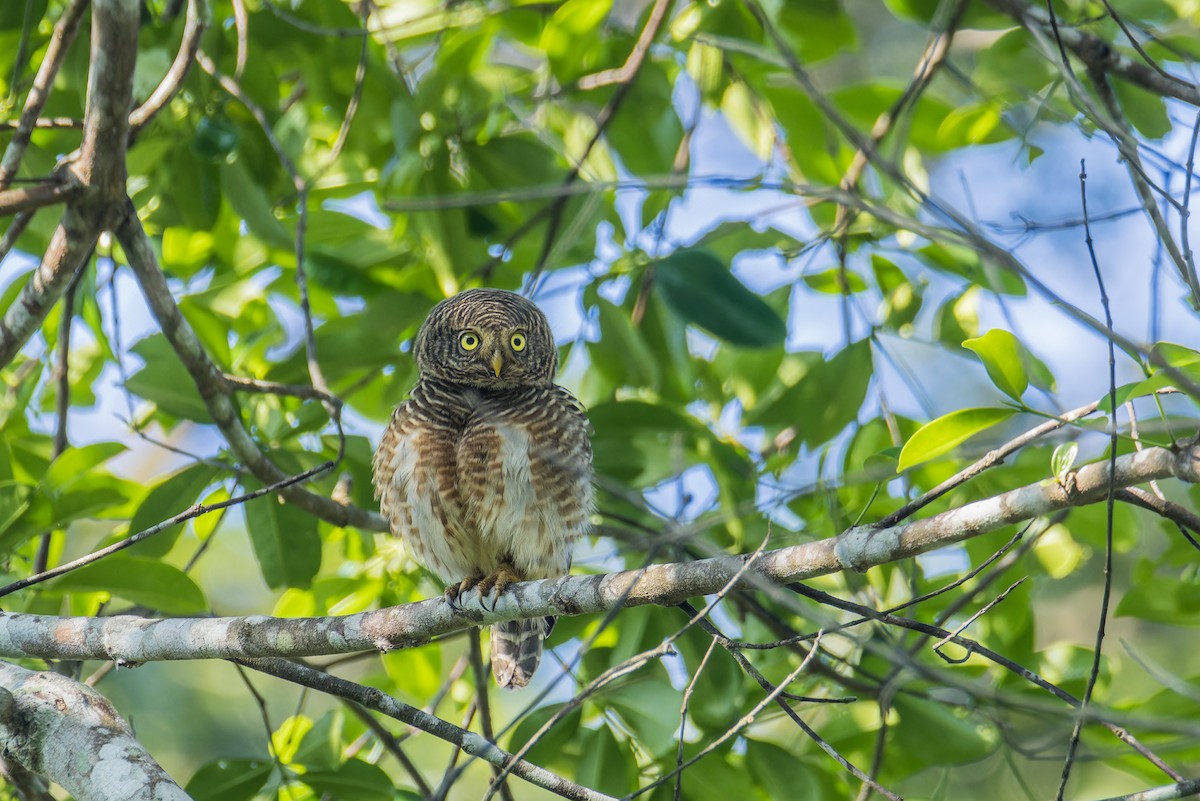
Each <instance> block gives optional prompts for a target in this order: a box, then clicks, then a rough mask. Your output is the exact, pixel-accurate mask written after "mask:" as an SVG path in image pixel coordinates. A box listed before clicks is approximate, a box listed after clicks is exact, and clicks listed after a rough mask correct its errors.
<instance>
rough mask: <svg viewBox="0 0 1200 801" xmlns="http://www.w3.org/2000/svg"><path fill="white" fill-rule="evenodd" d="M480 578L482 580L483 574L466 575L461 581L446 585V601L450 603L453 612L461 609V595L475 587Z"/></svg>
mask: <svg viewBox="0 0 1200 801" xmlns="http://www.w3.org/2000/svg"><path fill="white" fill-rule="evenodd" d="M482 580H483V576H480V575H474V576H467V577H466V578H464V579H463V580H462V581H460V582H458V583H457V584H451V585H450V586H448V587H446V592H445V598H446V603H448V604H449V605H450V608H451V609H453V610H454V611H455V612H457V611H459V610H461V609H462V596H463V595H464V594H465V593H467V592H469V591H470V590H471V588H473V587H475V586H476V585H477V584H479V582H480V581H482Z"/></svg>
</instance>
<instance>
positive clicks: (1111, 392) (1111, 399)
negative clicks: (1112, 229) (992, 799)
mask: <svg viewBox="0 0 1200 801" xmlns="http://www.w3.org/2000/svg"><path fill="white" fill-rule="evenodd" d="M1079 194H1080V202H1081V203H1082V211H1083V230H1084V241H1085V243H1086V244H1087V249H1088V256H1089V257H1090V258H1091V262H1092V271H1093V273H1094V274H1095V277H1096V286H1097V287H1098V289H1099V290H1100V305H1101V306H1102V307H1103V308H1104V321H1105V323H1106V325H1107V326H1108V330H1109V331H1111V330H1112V328H1113V320H1112V311H1111V309H1110V308H1109V304H1108V292H1107V290H1105V288H1104V277H1103V276H1102V275H1101V274H1100V263H1099V261H1097V259H1096V248H1095V245H1094V243H1093V241H1092V229H1091V226H1090V225H1089V224H1088V219H1087V168H1086V165H1085V164H1084V162H1083V160H1080V162H1079ZM1108 405H1109V408H1110V409H1111V410H1112V414H1111V415H1109V422H1108V428H1109V438H1108V465H1109V476H1110V477H1111V476H1113V475H1114V469H1113V466H1114V465H1115V464H1116V462H1117V444H1118V440H1117V409H1118V405H1117V351H1116V348H1115V346H1114V345H1113V342H1112V339H1109V340H1108ZM1116 492H1117V485H1116V482H1114V481H1112V480H1111V478H1110V480H1109V482H1108V492H1107V494H1106V496H1105V499H1104V506H1105V515H1106V517H1105V527H1104V589H1103V591H1102V592H1101V595H1100V620H1099V621H1098V622H1097V623H1096V645H1095V648H1094V649H1093V651H1092V668H1091V671H1090V672H1089V673H1088V680H1087V686H1086V687H1085V688H1084V691H1083V702H1082V703H1081V704H1080V705H1079V711H1080V715H1079V717H1078V718H1077V719H1076V720H1075V726H1074V727H1073V728H1072V729H1071V738H1070V740H1069V741H1068V742H1067V756H1066V759H1065V760H1064V761H1063V769H1062V776H1061V778H1060V779H1059V783H1058V795H1057V798H1058V801H1062V798H1063V794H1064V793H1066V791H1067V780H1068V779H1069V778H1070V777H1071V765H1072V763H1073V762H1074V759H1075V750H1076V749H1077V748H1078V747H1079V737H1080V735H1081V734H1082V733H1083V721H1084V713H1085V712H1086V711H1087V707H1088V704H1090V703H1091V701H1092V692H1093V691H1094V690H1095V689H1096V680H1097V679H1098V678H1099V677H1100V655H1101V652H1102V651H1103V648H1104V634H1105V631H1106V630H1107V627H1108V607H1109V602H1110V599H1111V598H1112V567H1113V514H1114V510H1115V507H1116Z"/></svg>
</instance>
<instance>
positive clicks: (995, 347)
mask: <svg viewBox="0 0 1200 801" xmlns="http://www.w3.org/2000/svg"><path fill="white" fill-rule="evenodd" d="M962 345H963V347H964V348H966V349H967V350H971V351H974V352H975V355H976V356H978V357H979V360H980V361H982V362H983V366H984V367H985V368H987V373H988V376H989V377H990V378H991V379H992V383H993V384H995V385H996V388H997V389H999V390H1000V391H1001V392H1003V393H1004V394H1005V395H1008V396H1009V397H1010V398H1012V399H1013V400H1015V401H1017V402H1018V403H1019V402H1020V401H1021V395H1022V394H1023V393H1024V392H1025V390H1026V388H1027V387H1028V386H1029V376H1028V375H1026V373H1025V364H1024V352H1025V346H1024V345H1022V344H1021V343H1020V341H1018V340H1017V338H1016V337H1015V336H1013V335H1012V334H1011V333H1009V332H1008V331H1005V330H1003V329H1000V328H993V329H992V330H991V331H988V332H987V333H986V334H984V335H983V336H981V337H975V338H973V339H968V340H965V341H964V342H963V343H962Z"/></svg>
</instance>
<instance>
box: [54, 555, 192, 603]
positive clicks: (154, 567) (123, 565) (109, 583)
mask: <svg viewBox="0 0 1200 801" xmlns="http://www.w3.org/2000/svg"><path fill="white" fill-rule="evenodd" d="M51 586H52V587H53V588H54V589H55V590H57V591H59V592H109V593H112V594H113V595H115V596H118V597H120V598H124V599H125V600H127V601H132V602H133V603H135V604H139V605H141V606H147V607H149V608H151V609H156V610H158V611H160V612H166V613H168V614H172V615H187V614H196V613H197V612H203V611H204V610H206V609H207V608H208V603H207V602H206V601H205V600H204V593H203V592H201V591H200V588H199V587H198V586H196V582H194V581H192V580H191V579H190V578H189V577H188V575H187V574H186V573H184V572H183V571H182V570H180V569H179V568H177V567H173V566H171V565H168V564H166V563H164V562H160V561H159V560H158V559H151V558H148V557H144V556H128V555H126V554H117V555H116V556H109V557H107V558H105V559H101V560H100V561H99V562H93V563H92V564H90V565H85V566H83V567H81V568H78V569H77V570H72V571H71V572H70V573H67V574H66V575H65V576H63V577H62V578H60V579H56V580H54V582H53V583H52V584H51Z"/></svg>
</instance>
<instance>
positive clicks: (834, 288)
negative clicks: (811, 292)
mask: <svg viewBox="0 0 1200 801" xmlns="http://www.w3.org/2000/svg"><path fill="white" fill-rule="evenodd" d="M802 277H803V278H804V283H806V284H808V285H809V286H810V287H812V288H813V289H815V290H817V291H818V292H823V293H825V294H826V295H847V294H853V293H855V292H866V291H867V282H866V281H864V280H863V277H862V276H861V275H859V274H858V273H856V272H852V271H850V270H845V271H843V270H840V269H838V268H837V267H833V268H830V269H828V270H824V271H822V272H819V273H809V274H807V275H804V276H802ZM843 277H844V280H843Z"/></svg>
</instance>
